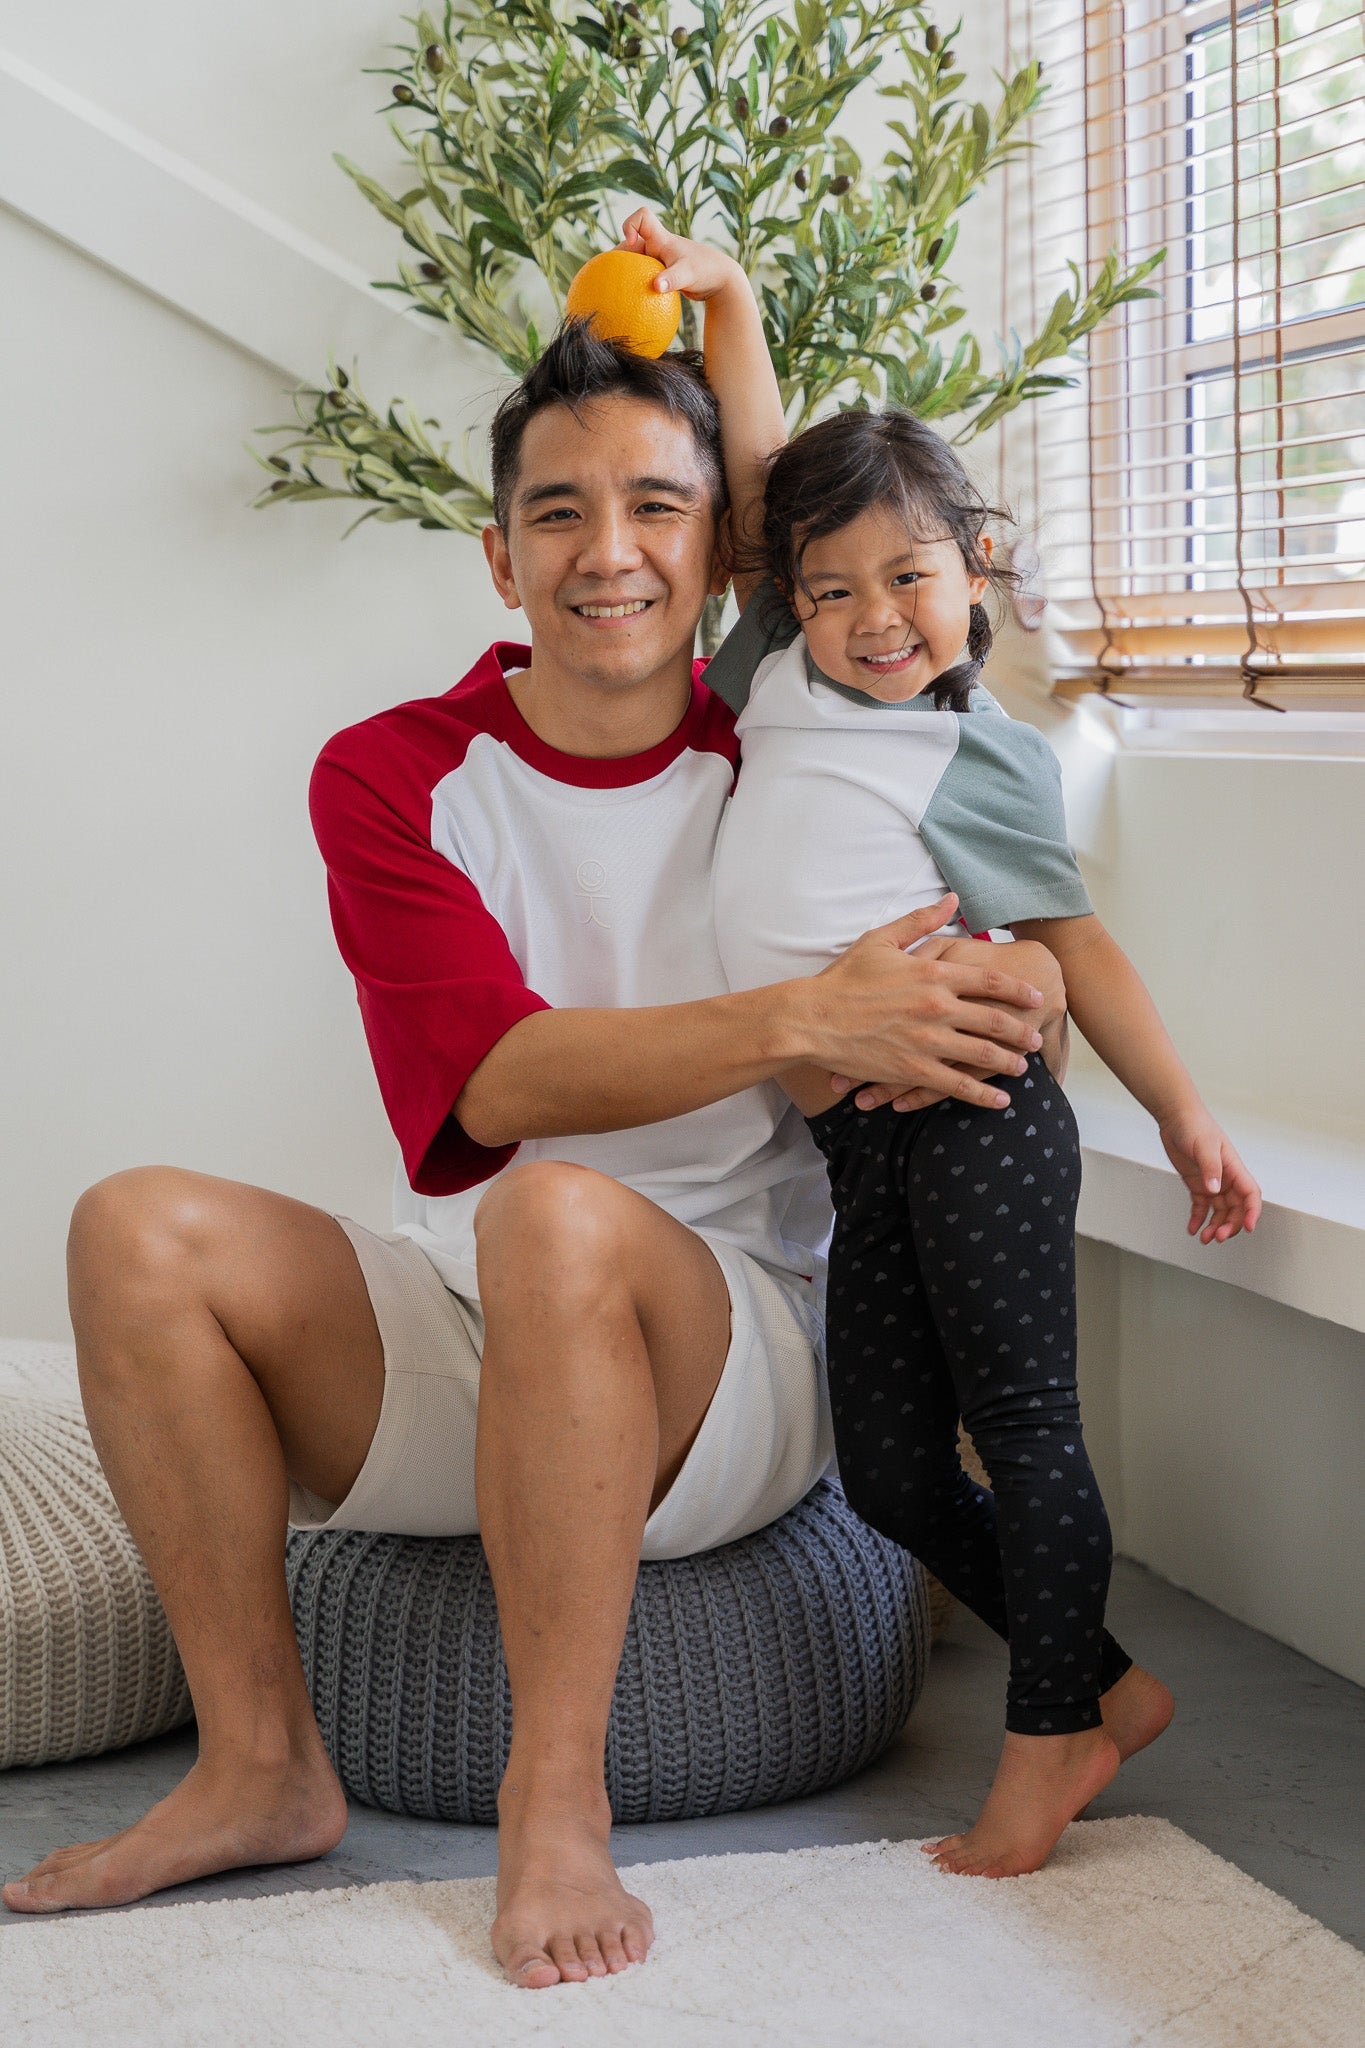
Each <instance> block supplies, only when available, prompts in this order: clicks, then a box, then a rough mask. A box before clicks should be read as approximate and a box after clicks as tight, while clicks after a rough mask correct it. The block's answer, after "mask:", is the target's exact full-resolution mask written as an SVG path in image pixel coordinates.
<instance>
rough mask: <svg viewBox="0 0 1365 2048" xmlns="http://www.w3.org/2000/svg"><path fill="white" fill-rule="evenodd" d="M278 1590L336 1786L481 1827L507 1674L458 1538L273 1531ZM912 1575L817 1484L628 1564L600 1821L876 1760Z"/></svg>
mask: <svg viewBox="0 0 1365 2048" xmlns="http://www.w3.org/2000/svg"><path fill="white" fill-rule="evenodd" d="M288 1571H289V1590H290V1598H291V1600H292V1603H293V1609H294V1624H295V1627H296V1629H297V1631H298V1638H299V1647H300V1649H301V1650H302V1653H303V1668H304V1671H305V1672H306V1674H307V1677H308V1684H309V1689H310V1691H311V1693H312V1696H313V1704H314V1706H315V1708H316V1710H317V1716H318V1722H319V1725H320V1726H321V1729H322V1734H323V1739H324V1741H325V1742H326V1744H327V1748H328V1750H329V1752H330V1754H331V1757H332V1761H333V1763H334V1764H335V1765H336V1768H337V1772H338V1774H339V1776H340V1778H341V1782H342V1784H343V1785H344V1786H345V1787H346V1790H347V1791H348V1792H350V1793H352V1794H353V1795H354V1796H355V1797H356V1798H357V1799H362V1800H365V1801H366V1802H367V1803H368V1804H369V1805H371V1806H384V1807H388V1808H390V1809H391V1810H392V1811H394V1812H396V1813H409V1814H415V1815H419V1816H421V1817H423V1818H425V1819H431V1820H455V1821H482V1822H488V1823H491V1822H493V1821H495V1820H496V1819H497V1790H498V1783H499V1780H500V1779H501V1776H502V1772H503V1768H504V1765H505V1764H506V1760H507V1749H508V1742H509V1739H510V1736H511V1723H512V1712H511V1701H510V1698H509V1695H508V1687H507V1668H506V1665H505V1664H504V1662H503V1656H502V1643H501V1640H500V1638H499V1634H498V1620H497V1610H496V1607H495V1604H494V1599H493V1587H492V1583H491V1581H490V1579H489V1575H488V1566H487V1564H486V1562H485V1559H484V1554H483V1546H482V1544H481V1543H480V1542H479V1540H478V1538H477V1537H474V1536H467V1537H452V1538H448V1539H437V1538H428V1537H417V1536H376V1535H368V1534H361V1533H357V1532H354V1531H333V1532H331V1533H325V1532H312V1531H308V1532H305V1531H298V1532H296V1533H295V1534H294V1535H292V1536H291V1537H290V1540H289V1553H288ZM928 1650H929V1617H928V1605H927V1600H926V1595H925V1588H924V1579H923V1574H922V1573H921V1571H920V1569H919V1567H918V1566H917V1565H916V1564H915V1562H914V1561H913V1559H912V1558H910V1557H908V1556H907V1555H906V1553H905V1552H904V1551H903V1550H900V1549H898V1548H897V1546H896V1545H895V1544H893V1543H889V1542H887V1541H886V1539H885V1538H884V1537H881V1536H878V1535H875V1534H874V1533H873V1531H872V1530H871V1529H869V1528H867V1527H866V1525H865V1524H864V1523H862V1522H860V1521H859V1520H858V1518H857V1516H856V1515H855V1514H854V1513H853V1511H852V1509H851V1508H850V1507H849V1506H848V1504H847V1502H846V1501H845V1500H844V1497H843V1495H842V1493H841V1492H840V1491H839V1489H838V1487H837V1486H834V1485H831V1484H830V1483H829V1482H828V1481H827V1480H821V1482H820V1483H819V1485H818V1486H816V1487H815V1489H814V1490H813V1492H811V1493H809V1494H808V1495H807V1496H806V1498H805V1499H804V1500H803V1501H801V1502H800V1503H799V1504H798V1505H797V1506H796V1507H794V1508H793V1509H792V1510H791V1512H790V1513H789V1514H786V1515H784V1516H783V1517H782V1519H781V1521H778V1522H774V1523H772V1524H771V1525H770V1526H769V1527H768V1528H766V1529H760V1530H759V1531H757V1533H756V1534H755V1535H752V1536H747V1537H745V1538H744V1539H743V1540H742V1541H741V1542H738V1543H730V1544H727V1545H726V1546H725V1547H724V1548H723V1549H721V1550H710V1551H704V1552H702V1553H701V1554H700V1555H699V1556H696V1557H686V1558H677V1559H674V1560H672V1561H670V1562H667V1563H659V1564H642V1565H641V1567H640V1575H639V1580H638V1583H637V1586H636V1591H635V1599H634V1603H633V1605H632V1607H631V1611H630V1621H629V1624H628V1626H627V1629H626V1641H625V1649H624V1651H623V1654H622V1657H621V1668H620V1672H619V1674H618V1676H617V1680H616V1695H615V1698H614V1700H613V1702H612V1709H611V1720H610V1724H609V1726H608V1730H607V1756H606V1766H607V1792H608V1795H609V1797H610V1799H611V1810H612V1813H613V1815H614V1816H615V1818H616V1819H617V1820H618V1821H646V1820H683V1819H688V1818H692V1817H695V1816H697V1815H701V1814H709V1813H732V1812H734V1811H736V1810H737V1809H738V1808H741V1807H746V1806H766V1805H770V1804H771V1803H772V1802H773V1801H775V1800H779V1799H796V1798H799V1797H801V1796H803V1795H804V1794H806V1793H810V1792H818V1791H819V1790H821V1788H822V1787H824V1786H826V1785H834V1784H837V1783H838V1781H839V1780H840V1779H841V1778H846V1777H848V1776H849V1774H850V1773H851V1772H853V1771H856V1770H858V1769H860V1768H861V1767H862V1765H864V1764H866V1763H869V1762H870V1761H871V1759H872V1758H873V1757H875V1756H876V1755H878V1754H879V1752H880V1751H881V1750H883V1749H884V1748H885V1747H886V1745H887V1744H888V1743H889V1742H890V1741H891V1739H892V1737H893V1736H894V1735H895V1734H896V1733H897V1731H898V1730H899V1729H900V1728H901V1727H902V1726H903V1725H904V1723H905V1720H906V1717H907V1715H908V1714H909V1712H910V1709H911V1708H912V1707H913V1705H914V1703H915V1700H916V1698H917V1697H918V1694H919V1689H920V1685H921V1682H922V1680H923V1676H924V1668H925V1662H926V1659H927V1657H928Z"/></svg>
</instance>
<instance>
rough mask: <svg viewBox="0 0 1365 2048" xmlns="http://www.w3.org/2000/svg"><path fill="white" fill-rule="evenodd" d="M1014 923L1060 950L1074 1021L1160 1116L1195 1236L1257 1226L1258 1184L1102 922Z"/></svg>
mask: <svg viewBox="0 0 1365 2048" xmlns="http://www.w3.org/2000/svg"><path fill="white" fill-rule="evenodd" d="M1010 929H1011V930H1012V931H1013V932H1014V933H1015V934H1016V935H1017V936H1018V937H1019V938H1023V939H1036V940H1038V941H1040V942H1041V943H1042V944H1043V945H1044V946H1046V947H1047V948H1048V950H1049V951H1050V952H1051V953H1053V954H1054V955H1055V956H1056V959H1057V962H1058V964H1059V966H1060V967H1061V970H1062V976H1063V979H1064V980H1065V982H1066V992H1067V1002H1068V1005H1069V1008H1070V1011H1071V1015H1072V1017H1073V1018H1074V1019H1075V1021H1076V1024H1077V1026H1078V1027H1079V1029H1080V1030H1081V1031H1082V1032H1083V1033H1084V1035H1085V1037H1086V1038H1087V1040H1088V1041H1089V1043H1090V1044H1091V1045H1092V1046H1093V1047H1094V1048H1095V1051H1096V1052H1097V1053H1098V1054H1099V1056H1100V1058H1101V1059H1102V1060H1103V1061H1104V1063H1105V1065H1106V1066H1107V1067H1108V1068H1109V1070H1110V1072H1111V1073H1113V1074H1116V1075H1117V1076H1118V1078H1119V1080H1120V1081H1122V1083H1123V1085H1124V1087H1125V1088H1126V1089H1127V1090H1128V1092H1129V1093H1130V1094H1131V1095H1134V1096H1136V1097H1137V1100H1138V1101H1139V1102H1140V1103H1141V1104H1142V1105H1143V1107H1144V1109H1146V1110H1148V1111H1149V1112H1150V1113H1151V1115H1152V1116H1153V1117H1154V1118H1155V1119H1156V1124H1157V1128H1158V1130H1159V1131H1160V1133H1161V1142H1162V1144H1163V1145H1164V1146H1165V1148H1166V1156H1167V1158H1168V1159H1169V1160H1170V1162H1171V1164H1172V1166H1174V1168H1175V1170H1176V1172H1177V1173H1178V1174H1179V1175H1180V1178H1181V1179H1182V1180H1183V1181H1184V1183H1185V1186H1186V1187H1187V1188H1188V1189H1189V1194H1190V1220H1189V1224H1188V1226H1187V1227H1188V1230H1189V1233H1190V1236H1191V1237H1194V1236H1199V1237H1200V1238H1201V1241H1202V1242H1203V1243H1204V1244H1214V1243H1217V1244H1223V1243H1224V1242H1225V1241H1226V1240H1227V1239H1228V1238H1230V1237H1235V1236H1236V1235H1237V1232H1238V1231H1239V1230H1248V1231H1249V1230H1254V1229H1255V1227H1256V1220H1257V1218H1258V1217H1259V1215H1260V1213H1261V1191H1260V1189H1259V1188H1258V1187H1257V1185H1256V1182H1255V1181H1254V1180H1253V1179H1252V1177H1251V1175H1250V1174H1249V1173H1248V1172H1247V1169H1246V1167H1245V1166H1244V1165H1243V1164H1242V1161H1241V1160H1240V1159H1239V1158H1238V1156H1237V1153H1236V1151H1235V1150H1234V1149H1233V1147H1232V1145H1231V1143H1230V1142H1229V1140H1228V1138H1227V1137H1226V1136H1225V1134H1224V1133H1223V1131H1222V1130H1221V1129H1220V1128H1219V1126H1218V1125H1217V1124H1216V1123H1215V1122H1214V1120H1213V1118H1212V1117H1211V1116H1210V1115H1209V1112H1208V1110H1207V1109H1206V1108H1205V1107H1204V1104H1203V1102H1202V1101H1201V1100H1200V1097H1199V1091H1198V1090H1197V1089H1196V1087H1195V1085H1194V1082H1193V1081H1192V1080H1191V1078H1190V1075H1189V1073H1188V1071H1187V1070H1186V1068H1185V1066H1184V1063H1183V1062H1182V1060H1181V1058H1180V1055H1179V1054H1178V1053H1177V1052H1176V1049H1175V1047H1174V1046H1173V1045H1172V1043H1171V1041H1170V1038H1169V1036H1168V1035H1167V1031H1166V1027H1165V1025H1164V1024H1163V1023H1162V1021H1161V1019H1160V1017H1159V1016H1158V1015H1157V1010H1156V1005H1155V1003H1154V1002H1153V1001H1152V998H1151V996H1150V995H1149V994H1148V993H1147V990H1146V988H1145V986H1144V985H1143V982H1142V980H1141V977H1140V976H1139V974H1138V972H1137V969H1136V968H1135V967H1134V966H1133V963H1132V961H1131V960H1129V958H1128V957H1127V955H1126V954H1125V953H1124V952H1123V950H1122V948H1121V947H1120V946H1119V945H1117V944H1116V942H1115V941H1114V940H1113V939H1112V938H1111V937H1110V935H1109V933H1108V932H1107V931H1106V930H1105V928H1104V926H1103V925H1102V924H1101V923H1100V920H1099V919H1098V918H1097V917H1095V916H1094V915H1093V914H1092V915H1091V916H1089V917H1057V918H1054V917H1042V918H1030V919H1028V920H1027V921H1021V922H1020V923H1018V924H1014V925H1011V927H1010Z"/></svg>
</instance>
